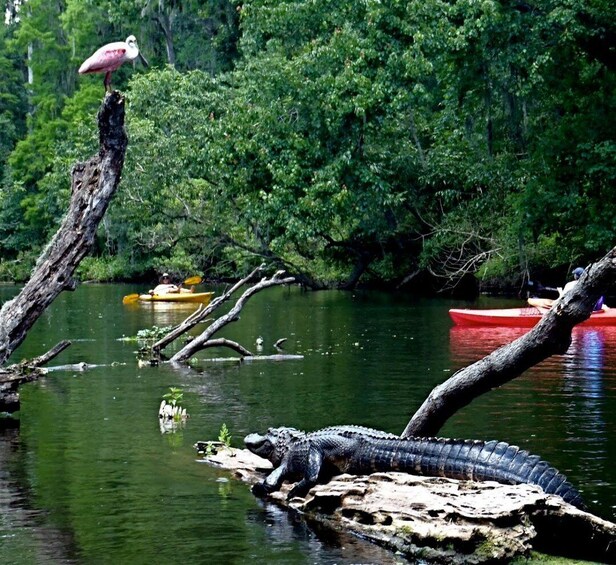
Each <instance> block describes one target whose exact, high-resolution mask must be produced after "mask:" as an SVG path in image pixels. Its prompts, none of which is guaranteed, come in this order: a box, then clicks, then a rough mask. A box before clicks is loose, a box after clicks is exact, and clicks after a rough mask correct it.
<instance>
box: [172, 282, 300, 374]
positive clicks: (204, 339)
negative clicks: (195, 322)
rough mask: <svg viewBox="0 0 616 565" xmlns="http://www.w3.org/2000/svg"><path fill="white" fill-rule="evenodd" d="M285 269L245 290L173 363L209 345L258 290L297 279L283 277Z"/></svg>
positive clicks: (180, 352) (173, 358) (237, 316)
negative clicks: (227, 310) (229, 308)
mask: <svg viewBox="0 0 616 565" xmlns="http://www.w3.org/2000/svg"><path fill="white" fill-rule="evenodd" d="M283 273H284V271H278V272H277V273H275V274H274V275H273V276H272V277H271V278H269V279H262V280H261V281H260V282H258V283H257V284H255V285H253V286H251V287H250V288H249V289H247V290H246V291H244V294H242V296H240V297H239V298H238V300H237V302H236V303H235V305H234V306H233V308H231V310H229V312H227V313H226V314H225V315H224V316H221V317H220V318H218V319H217V320H215V321H214V322H212V323H211V324H210V325H209V326H208V327H207V328H206V329H205V330H204V331H203V333H201V335H199V336H198V337H196V338H195V339H193V340H192V341H191V342H189V343H188V344H187V345H185V346H184V347H183V348H182V349H181V350H180V351H178V352H177V353H176V354H175V355H174V356H173V357H172V358H171V362H173V363H182V362H185V361H187V360H188V359H190V358H191V357H192V356H193V355H194V354H195V353H197V352H198V351H201V350H202V349H204V348H206V347H207V343H208V341H209V340H210V339H211V337H212V336H213V335H214V334H215V333H216V332H217V331H218V330H220V329H221V328H222V327H223V326H226V325H227V324H228V323H230V322H233V321H236V320H239V314H240V311H241V310H242V308H243V307H244V304H246V302H247V301H248V299H249V298H250V297H251V296H253V295H254V294H256V293H257V292H259V291H261V290H263V289H265V288H269V287H271V286H276V285H281V284H291V283H292V282H294V281H295V279H294V278H293V277H286V278H282V274H283Z"/></svg>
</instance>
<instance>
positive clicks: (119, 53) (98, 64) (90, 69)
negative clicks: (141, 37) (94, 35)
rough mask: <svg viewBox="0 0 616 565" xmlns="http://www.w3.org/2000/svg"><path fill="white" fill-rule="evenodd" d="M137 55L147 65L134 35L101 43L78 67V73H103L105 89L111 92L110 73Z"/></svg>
mask: <svg viewBox="0 0 616 565" xmlns="http://www.w3.org/2000/svg"><path fill="white" fill-rule="evenodd" d="M137 57H139V59H140V60H141V62H142V63H143V64H144V66H146V67H147V66H148V62H147V61H146V60H145V58H144V56H143V55H142V54H141V53H139V47H138V46H137V38H136V37H135V36H134V35H129V36H128V37H127V38H126V41H116V42H114V43H108V44H107V45H103V46H102V47H101V48H100V49H98V50H97V51H96V52H95V53H94V54H93V55H91V56H90V57H88V58H87V59H86V60H85V61H84V62H83V63H82V65H81V67H79V74H81V75H83V74H86V73H105V80H104V85H105V90H106V91H109V92H111V73H112V72H113V71H115V70H116V69H118V68H119V67H121V66H122V65H123V64H124V63H126V62H127V61H134V60H135V59H136V58H137Z"/></svg>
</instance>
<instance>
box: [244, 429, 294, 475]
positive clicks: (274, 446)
mask: <svg viewBox="0 0 616 565" xmlns="http://www.w3.org/2000/svg"><path fill="white" fill-rule="evenodd" d="M305 435H306V434H305V433H304V432H301V431H299V430H296V429H295V428H269V429H268V430H267V433H266V434H265V435H261V434H257V433H254V434H248V435H247V436H246V437H245V438H244V444H245V445H246V447H247V448H248V449H249V450H250V451H252V453H254V454H255V455H258V456H259V457H263V458H264V459H267V460H269V461H271V463H272V465H274V466H277V465H280V463H281V462H282V460H283V459H284V457H285V455H286V454H287V453H288V451H289V449H290V447H291V444H292V443H293V442H294V441H295V440H297V439H299V438H301V437H305Z"/></svg>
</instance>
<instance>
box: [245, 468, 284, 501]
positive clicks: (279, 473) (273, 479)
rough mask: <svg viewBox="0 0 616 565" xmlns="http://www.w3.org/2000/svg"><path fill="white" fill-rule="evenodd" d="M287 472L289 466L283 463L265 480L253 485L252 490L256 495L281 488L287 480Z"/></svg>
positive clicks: (264, 494) (263, 494)
mask: <svg viewBox="0 0 616 565" xmlns="http://www.w3.org/2000/svg"><path fill="white" fill-rule="evenodd" d="M286 474H287V466H286V465H285V464H284V463H282V464H281V465H280V466H279V467H277V468H276V469H274V470H273V471H272V472H271V473H270V474H269V475H268V476H267V477H265V479H264V480H263V481H261V482H260V483H256V484H255V485H253V487H252V492H253V494H255V495H256V496H266V495H268V494H270V493H272V492H275V491H277V490H280V487H281V486H282V483H283V482H284V480H285V476H286Z"/></svg>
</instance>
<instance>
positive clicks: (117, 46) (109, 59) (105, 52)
mask: <svg viewBox="0 0 616 565" xmlns="http://www.w3.org/2000/svg"><path fill="white" fill-rule="evenodd" d="M125 55H126V44H124V43H122V42H118V43H110V44H109V45H105V46H104V47H101V48H100V49H99V50H98V51H96V53H94V55H91V56H90V57H88V58H87V59H86V60H85V61H84V62H83V63H82V65H81V67H79V73H80V74H84V73H99V72H106V71H115V70H116V69H117V68H118V67H119V66H120V65H121V64H122V63H123V62H124V61H125V60H126V59H125Z"/></svg>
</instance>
